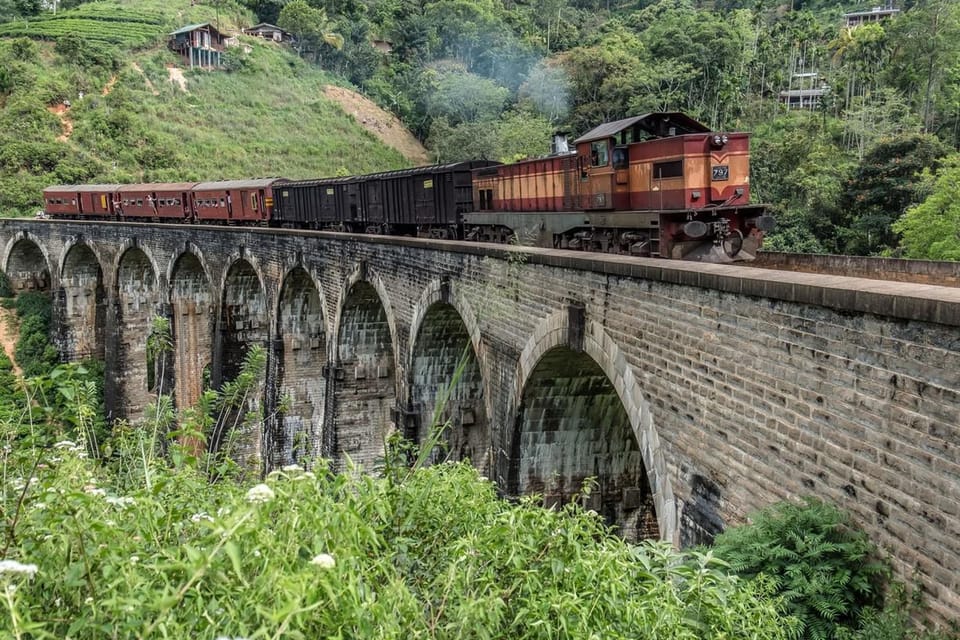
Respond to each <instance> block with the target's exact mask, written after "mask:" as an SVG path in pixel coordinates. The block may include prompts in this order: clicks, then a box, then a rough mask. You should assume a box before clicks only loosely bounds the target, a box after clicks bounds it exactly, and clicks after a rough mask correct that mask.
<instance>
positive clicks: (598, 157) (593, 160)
mask: <svg viewBox="0 0 960 640" xmlns="http://www.w3.org/2000/svg"><path fill="white" fill-rule="evenodd" d="M608 162H609V158H608V156H607V141H606V140H598V141H596V142H591V143H590V165H591V166H593V167H605V166H607V163H608Z"/></svg>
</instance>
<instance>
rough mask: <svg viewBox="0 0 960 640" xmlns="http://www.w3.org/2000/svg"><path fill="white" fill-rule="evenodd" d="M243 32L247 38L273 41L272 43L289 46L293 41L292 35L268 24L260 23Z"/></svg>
mask: <svg viewBox="0 0 960 640" xmlns="http://www.w3.org/2000/svg"><path fill="white" fill-rule="evenodd" d="M243 32H244V33H245V34H247V35H248V36H254V37H257V38H263V39H264V40H273V41H274V42H282V43H287V44H291V43H293V41H294V37H293V34H292V33H290V32H289V31H284V30H283V29H281V28H280V27H278V26H277V25H275V24H270V23H269V22H261V23H260V24H255V25H253V26H252V27H247V28H246V29H244V30H243Z"/></svg>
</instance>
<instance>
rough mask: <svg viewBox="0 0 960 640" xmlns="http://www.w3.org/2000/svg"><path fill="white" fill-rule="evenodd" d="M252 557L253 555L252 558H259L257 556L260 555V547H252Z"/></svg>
mask: <svg viewBox="0 0 960 640" xmlns="http://www.w3.org/2000/svg"><path fill="white" fill-rule="evenodd" d="M253 557H254V558H259V557H260V549H254V550H253Z"/></svg>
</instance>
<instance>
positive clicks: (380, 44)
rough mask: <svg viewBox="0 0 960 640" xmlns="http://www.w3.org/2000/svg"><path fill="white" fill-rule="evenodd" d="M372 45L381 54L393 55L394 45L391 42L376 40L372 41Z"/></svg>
mask: <svg viewBox="0 0 960 640" xmlns="http://www.w3.org/2000/svg"><path fill="white" fill-rule="evenodd" d="M370 44H371V45H373V48H374V49H376V50H377V51H379V52H380V53H391V52H392V51H393V43H392V42H390V41H389V40H381V39H379V38H374V39H373V40H371V41H370Z"/></svg>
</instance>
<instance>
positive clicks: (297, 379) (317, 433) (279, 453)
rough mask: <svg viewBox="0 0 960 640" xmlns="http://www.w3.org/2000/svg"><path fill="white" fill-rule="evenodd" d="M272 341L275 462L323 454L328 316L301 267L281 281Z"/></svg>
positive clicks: (290, 461) (269, 388) (313, 284)
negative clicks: (325, 314) (275, 411)
mask: <svg viewBox="0 0 960 640" xmlns="http://www.w3.org/2000/svg"><path fill="white" fill-rule="evenodd" d="M275 317H276V331H275V338H274V340H273V342H272V343H271V344H272V345H273V349H272V350H271V354H270V355H271V362H272V363H273V364H274V366H273V367H271V371H273V372H274V374H273V375H274V379H273V380H272V381H271V383H270V384H268V385H267V389H268V393H271V391H270V390H272V394H271V396H272V397H271V402H270V406H271V407H272V408H275V409H276V410H277V421H276V428H275V435H274V448H275V460H274V466H278V467H279V466H282V465H286V464H292V463H300V464H304V463H307V462H309V461H311V460H315V459H317V458H318V457H320V456H321V455H322V451H321V443H322V438H323V426H324V425H323V419H324V413H325V404H326V401H327V388H326V387H327V379H326V377H325V376H324V375H323V370H324V368H325V367H326V364H327V334H326V319H325V317H324V312H323V301H322V299H321V297H320V290H319V288H318V287H317V285H316V283H315V282H314V281H313V278H312V277H311V276H310V274H308V273H307V271H306V270H305V269H304V268H303V267H296V268H295V269H293V270H292V271H290V272H289V273H288V274H287V276H286V277H285V278H284V280H283V285H282V288H281V291H280V298H279V306H278V308H277V311H276V313H275Z"/></svg>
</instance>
